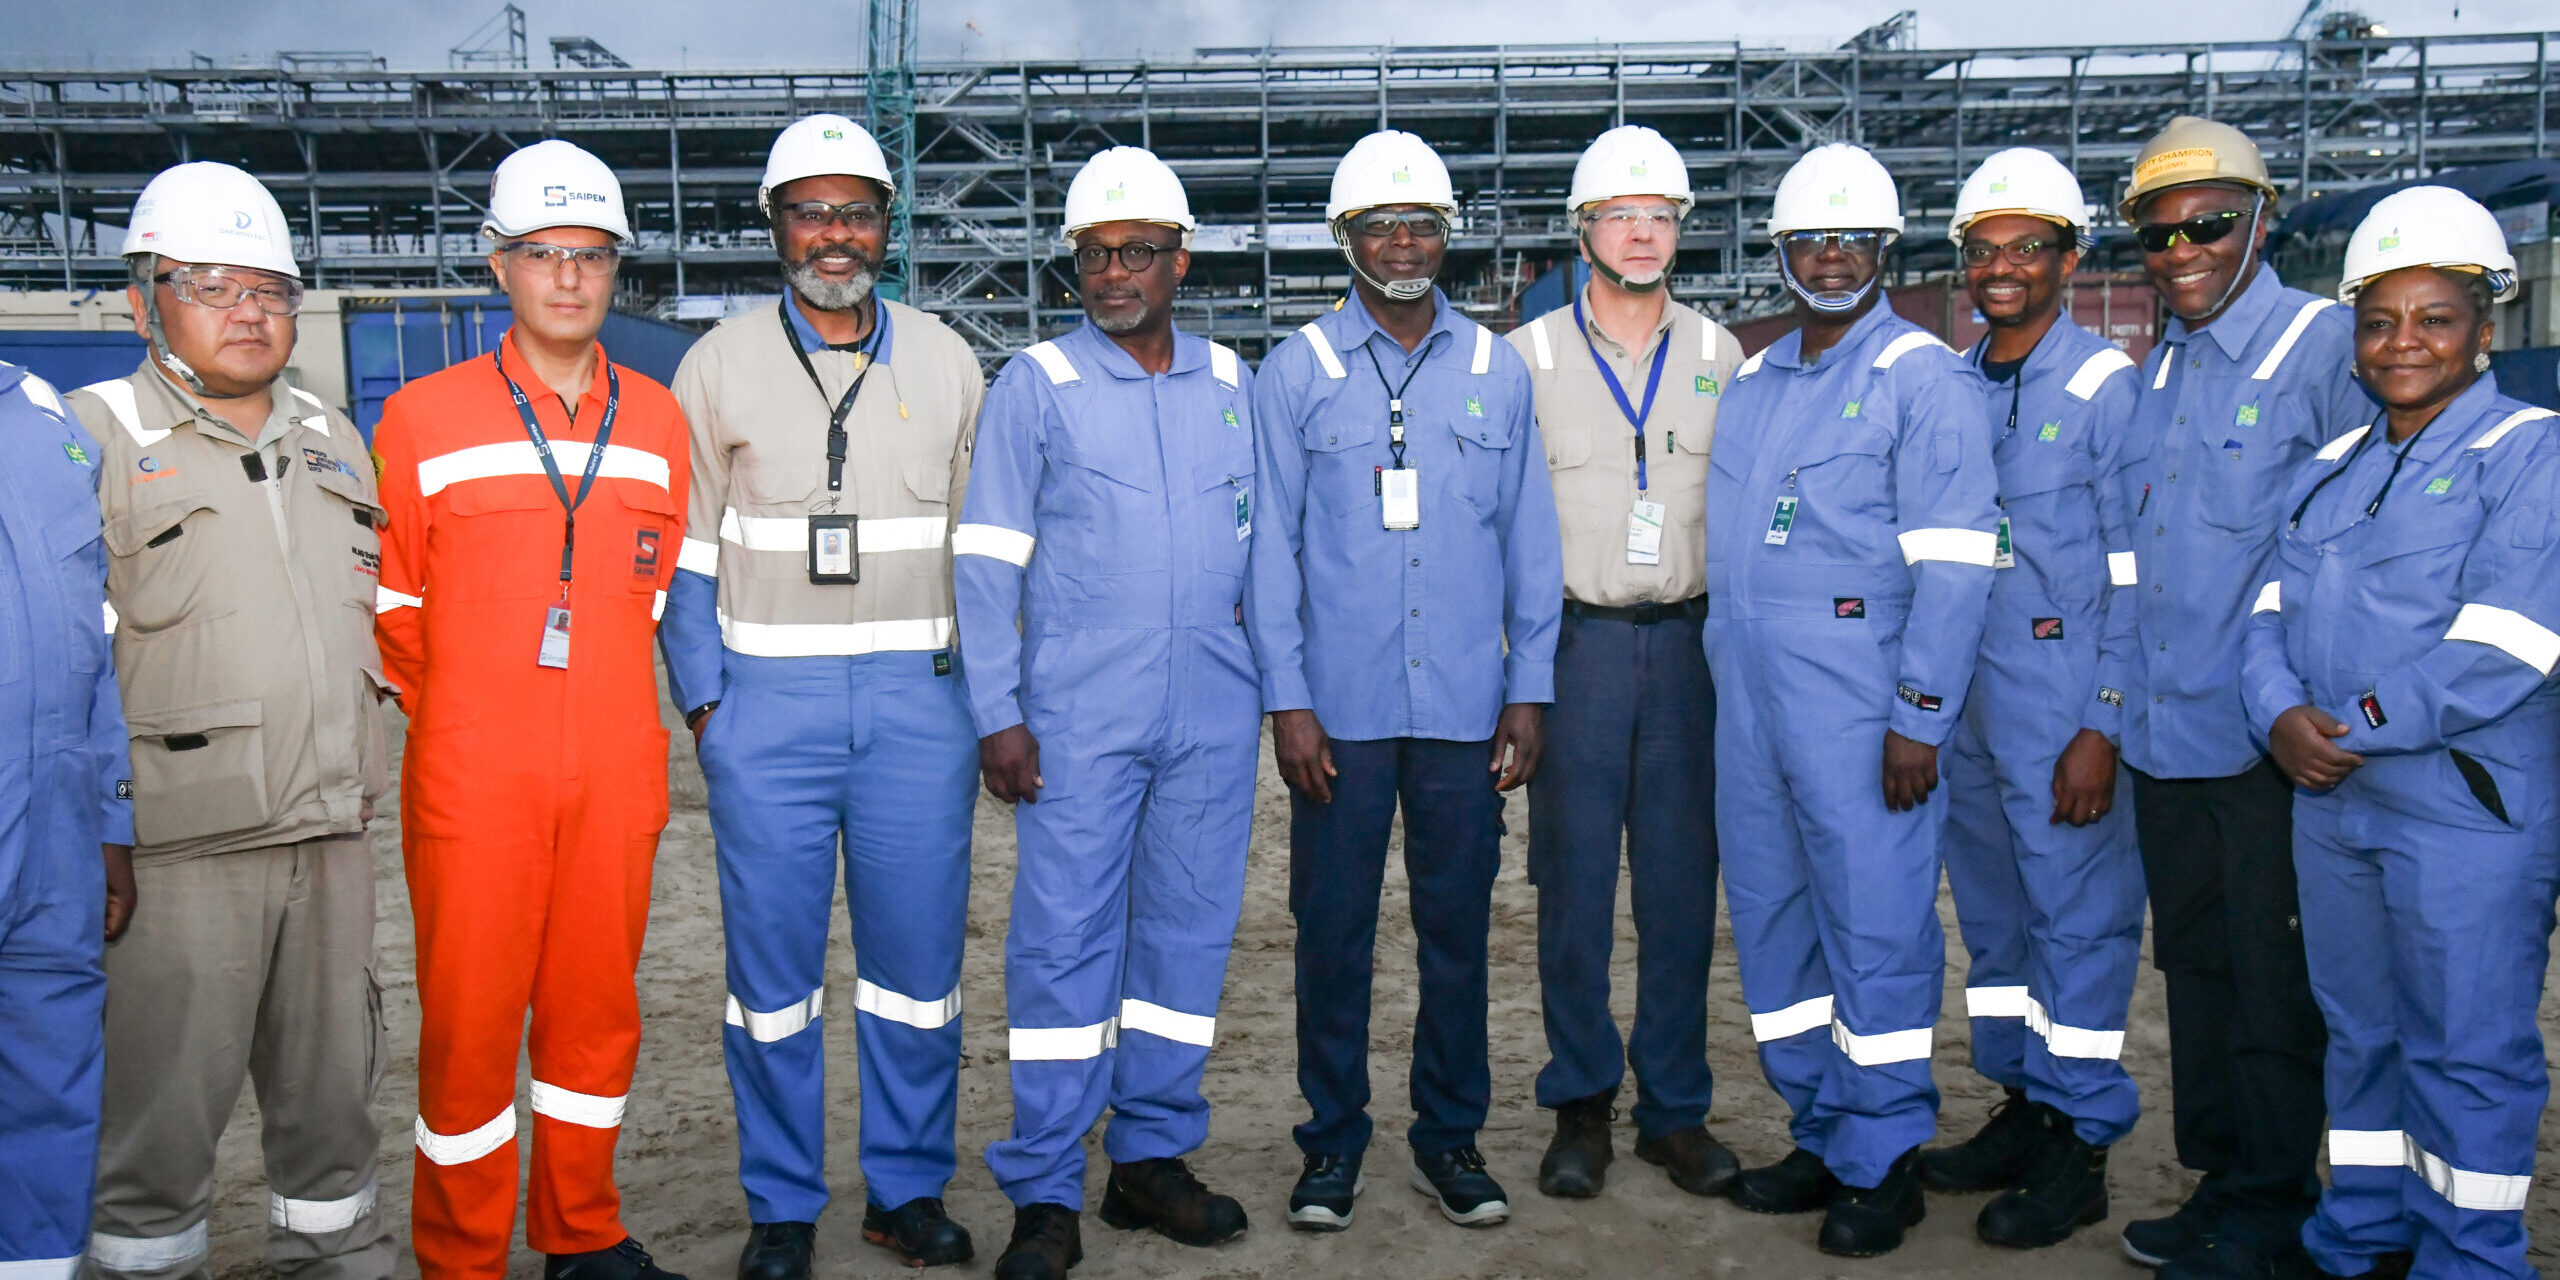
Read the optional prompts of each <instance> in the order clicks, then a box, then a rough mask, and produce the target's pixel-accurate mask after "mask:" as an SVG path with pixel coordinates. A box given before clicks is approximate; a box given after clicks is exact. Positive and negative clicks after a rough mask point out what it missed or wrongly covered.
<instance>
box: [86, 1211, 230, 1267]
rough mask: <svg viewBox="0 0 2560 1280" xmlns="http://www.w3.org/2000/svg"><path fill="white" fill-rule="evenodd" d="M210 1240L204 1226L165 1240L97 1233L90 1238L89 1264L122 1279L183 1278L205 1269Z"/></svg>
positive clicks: (187, 1229) (209, 1250)
mask: <svg viewBox="0 0 2560 1280" xmlns="http://www.w3.org/2000/svg"><path fill="white" fill-rule="evenodd" d="M210 1240H211V1236H210V1234H209V1233H208V1232H207V1231H206V1230H205V1224H204V1223H202V1222H198V1223H197V1224H195V1225H194V1226H192V1227H188V1228H186V1229H185V1230H183V1231H174V1232H171V1233H170V1234H168V1235H165V1236H119V1235H110V1234H108V1233H106V1232H104V1231H99V1232H93V1233H91V1235H90V1236H89V1261H90V1262H91V1263H92V1264H94V1265H95V1266H96V1267H97V1268H98V1269H99V1270H101V1271H108V1272H113V1273H116V1274H119V1275H150V1274H153V1273H155V1272H157V1273H169V1274H179V1273H183V1272H187V1271H193V1270H195V1269H197V1268H200V1267H202V1266H203V1265H204V1260H205V1257H206V1255H207V1254H208V1253H209V1252H211V1249H210Z"/></svg>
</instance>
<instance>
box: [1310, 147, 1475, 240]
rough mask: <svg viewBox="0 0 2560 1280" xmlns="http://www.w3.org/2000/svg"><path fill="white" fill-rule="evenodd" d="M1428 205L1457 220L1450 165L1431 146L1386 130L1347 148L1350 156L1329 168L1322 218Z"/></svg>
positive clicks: (1455, 190)
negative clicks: (1330, 174)
mask: <svg viewBox="0 0 2560 1280" xmlns="http://www.w3.org/2000/svg"><path fill="white" fill-rule="evenodd" d="M1393 204H1420V205H1429V206H1430V207H1432V208H1434V209H1438V210H1440V211H1441V212H1442V213H1446V214H1449V215H1451V216H1453V217H1454V216H1456V214H1457V212H1458V194H1457V189H1456V188H1454V187H1452V186H1451V185H1450V184H1449V166H1448V165H1445V164H1443V163H1441V162H1440V153H1439V152H1437V151H1434V150H1432V149H1431V144H1430V143H1428V142H1424V141H1423V140H1422V139H1420V138H1417V137H1415V136H1413V135H1412V134H1410V133H1404V132H1401V131H1399V130H1395V129H1384V130H1380V131H1379V132H1377V133H1373V134H1370V135H1369V136H1368V137H1365V138H1362V139H1361V140H1359V141H1358V142H1355V143H1353V144H1351V154H1349V155H1346V156H1344V157H1342V163H1340V164H1338V165H1335V166H1334V167H1333V195H1332V198H1331V199H1328V200H1326V201H1325V202H1324V220H1325V221H1327V222H1332V221H1335V220H1337V219H1340V218H1342V217H1343V216H1344V215H1346V214H1353V213H1358V212H1359V211H1361V210H1363V209H1375V208H1378V207H1380V206H1382V205H1393Z"/></svg>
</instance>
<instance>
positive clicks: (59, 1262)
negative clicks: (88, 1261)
mask: <svg viewBox="0 0 2560 1280" xmlns="http://www.w3.org/2000/svg"><path fill="white" fill-rule="evenodd" d="M79 1270H80V1255H79V1254H76V1253H75V1254H73V1255H71V1256H70V1257H68V1258H26V1259H22V1260H20V1261H17V1262H0V1280H71V1277H72V1276H74V1275H76V1274H78V1273H79Z"/></svg>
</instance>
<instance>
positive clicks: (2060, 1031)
mask: <svg viewBox="0 0 2560 1280" xmlns="http://www.w3.org/2000/svg"><path fill="white" fill-rule="evenodd" d="M2027 1030H2029V1031H2033V1032H2035V1033H2036V1035H2037V1036H2038V1037H2039V1038H2041V1039H2042V1040H2043V1041H2044V1047H2045V1050H2046V1052H2049V1053H2051V1054H2052V1055H2053V1056H2055V1057H2057V1058H2100V1059H2104V1060H2106V1061H2108V1062H2114V1061H2116V1060H2117V1059H2119V1058H2122V1057H2123V1056H2124V1032H2122V1031H2099V1030H2095V1029H2093V1028H2089V1027H2073V1026H2066V1025H2064V1024H2062V1023H2059V1022H2056V1021H2054V1020H2053V1015H2052V1014H2049V1013H2047V1012H2045V1008H2044V1006H2043V1005H2042V1004H2040V1003H2038V1002H2036V1001H2035V1000H2033V999H2029V1000H2028V1001H2027Z"/></svg>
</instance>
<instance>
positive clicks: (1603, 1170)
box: [1538, 1089, 1618, 1200]
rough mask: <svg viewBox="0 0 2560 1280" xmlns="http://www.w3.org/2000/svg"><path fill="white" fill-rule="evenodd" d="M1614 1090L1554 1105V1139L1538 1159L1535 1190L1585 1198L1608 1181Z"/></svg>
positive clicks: (1614, 1111)
mask: <svg viewBox="0 0 2560 1280" xmlns="http://www.w3.org/2000/svg"><path fill="white" fill-rule="evenodd" d="M1617 1097H1618V1091H1617V1090H1615V1089H1612V1090H1610V1091H1608V1092H1607V1093H1595V1094H1593V1095H1591V1096H1590V1097H1588V1098H1576V1099H1574V1100H1573V1101H1571V1102H1567V1103H1562V1104H1560V1105H1558V1106H1557V1107H1556V1136H1555V1141H1553V1142H1550V1143H1548V1144H1547V1154H1546V1157H1545V1158H1544V1159H1542V1160H1540V1161H1538V1190H1540V1191H1542V1192H1545V1193H1546V1194H1548V1195H1551V1196H1556V1197H1559V1198H1562V1199H1566V1200H1588V1199H1590V1198H1591V1197H1593V1196H1596V1195H1598V1194H1600V1188H1602V1187H1604V1186H1607V1185H1608V1183H1609V1161H1610V1160H1612V1159H1614V1158H1616V1154H1617V1153H1616V1152H1614V1151H1612V1150H1611V1149H1610V1146H1609V1123H1610V1122H1611V1121H1613V1120H1615V1119H1617V1111H1616V1109H1615V1108H1613V1107H1611V1106H1610V1105H1609V1104H1610V1103H1612V1102H1615V1101H1616V1100H1617Z"/></svg>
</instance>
